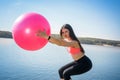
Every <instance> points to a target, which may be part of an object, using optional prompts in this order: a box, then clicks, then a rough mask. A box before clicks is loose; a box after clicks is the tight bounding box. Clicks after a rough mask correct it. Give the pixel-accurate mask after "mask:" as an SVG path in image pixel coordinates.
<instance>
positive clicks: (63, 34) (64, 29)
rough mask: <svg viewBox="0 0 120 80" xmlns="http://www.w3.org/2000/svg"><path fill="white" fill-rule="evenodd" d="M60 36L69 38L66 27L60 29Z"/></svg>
mask: <svg viewBox="0 0 120 80" xmlns="http://www.w3.org/2000/svg"><path fill="white" fill-rule="evenodd" d="M62 37H63V38H70V35H69V30H68V29H66V28H63V29H62Z"/></svg>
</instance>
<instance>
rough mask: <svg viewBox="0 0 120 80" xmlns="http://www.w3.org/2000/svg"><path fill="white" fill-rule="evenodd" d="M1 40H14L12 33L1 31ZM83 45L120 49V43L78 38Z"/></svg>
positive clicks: (56, 35)
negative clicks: (116, 47)
mask: <svg viewBox="0 0 120 80" xmlns="http://www.w3.org/2000/svg"><path fill="white" fill-rule="evenodd" d="M52 36H54V37H57V38H60V36H59V35H58V34H52ZM0 38H12V33H11V32H9V31H0ZM78 39H79V40H80V42H81V43H82V44H92V45H103V46H104V45H108V46H109V45H110V46H118V47H120V41H116V40H106V39H98V38H88V37H87V38H85V37H84V38H83V37H78Z"/></svg>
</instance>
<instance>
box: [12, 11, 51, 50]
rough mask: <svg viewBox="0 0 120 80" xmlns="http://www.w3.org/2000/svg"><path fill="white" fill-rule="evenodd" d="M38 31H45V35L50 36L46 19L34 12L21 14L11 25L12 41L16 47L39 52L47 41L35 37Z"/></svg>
mask: <svg viewBox="0 0 120 80" xmlns="http://www.w3.org/2000/svg"><path fill="white" fill-rule="evenodd" d="M38 30H41V31H43V30H46V33H47V35H50V34H51V31H50V25H49V23H48V21H47V20H46V18H45V17H44V16H42V15H41V14H38V13H34V12H32V13H26V14H23V15H21V16H20V17H18V18H17V19H16V21H15V22H14V24H13V30H12V35H13V39H14V41H15V42H16V44H17V45H18V46H20V47H21V48H23V49H25V50H30V51H34V50H39V49H41V48H43V47H44V46H45V45H46V44H47V42H48V40H46V39H44V38H42V37H38V36H36V32H37V31H38Z"/></svg>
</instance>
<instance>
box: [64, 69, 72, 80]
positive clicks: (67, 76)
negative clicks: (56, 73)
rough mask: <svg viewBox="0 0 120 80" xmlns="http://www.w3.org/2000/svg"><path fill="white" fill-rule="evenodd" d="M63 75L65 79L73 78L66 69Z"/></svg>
mask: <svg viewBox="0 0 120 80" xmlns="http://www.w3.org/2000/svg"><path fill="white" fill-rule="evenodd" d="M63 76H64V79H65V80H70V79H71V78H70V73H69V72H68V71H64V72H63Z"/></svg>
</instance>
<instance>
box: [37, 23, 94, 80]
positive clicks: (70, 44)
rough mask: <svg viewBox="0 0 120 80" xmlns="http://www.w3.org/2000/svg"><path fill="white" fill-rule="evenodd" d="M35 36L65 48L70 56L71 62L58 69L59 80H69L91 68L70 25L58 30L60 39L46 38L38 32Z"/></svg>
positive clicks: (44, 33)
mask: <svg viewBox="0 0 120 80" xmlns="http://www.w3.org/2000/svg"><path fill="white" fill-rule="evenodd" d="M37 36H39V37H43V38H45V39H48V41H49V42H51V43H54V44H56V45H59V46H64V47H67V49H68V52H69V53H70V54H71V56H72V58H73V62H70V63H68V64H66V65H65V66H63V67H61V68H60V69H59V76H60V78H61V80H71V76H72V75H77V74H82V73H84V72H87V71H89V70H90V69H91V68H92V63H91V60H90V59H89V58H88V57H87V56H86V55H85V54H84V53H85V51H84V49H83V47H82V46H81V44H80V41H79V40H78V39H77V37H76V36H75V34H74V31H73V29H72V27H71V25H69V24H65V25H63V26H62V28H61V30H60V36H61V38H62V39H57V38H55V37H52V36H48V35H47V34H46V32H45V31H43V32H42V31H38V32H37Z"/></svg>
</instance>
